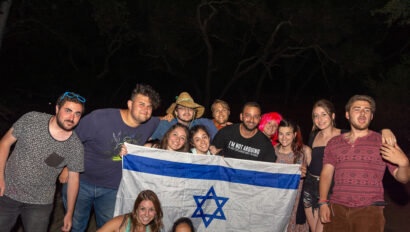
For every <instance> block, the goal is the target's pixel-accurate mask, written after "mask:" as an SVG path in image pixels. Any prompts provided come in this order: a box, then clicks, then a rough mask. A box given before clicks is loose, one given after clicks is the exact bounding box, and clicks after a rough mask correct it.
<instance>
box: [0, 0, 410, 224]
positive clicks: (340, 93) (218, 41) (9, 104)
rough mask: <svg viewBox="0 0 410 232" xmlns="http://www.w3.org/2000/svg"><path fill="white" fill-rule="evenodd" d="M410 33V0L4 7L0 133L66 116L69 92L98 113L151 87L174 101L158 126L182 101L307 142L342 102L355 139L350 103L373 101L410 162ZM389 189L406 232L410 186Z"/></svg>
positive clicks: (42, 1) (191, 0) (188, 0)
mask: <svg viewBox="0 0 410 232" xmlns="http://www.w3.org/2000/svg"><path fill="white" fill-rule="evenodd" d="M5 3H7V4H8V5H9V6H10V4H11V8H10V9H9V10H7V8H6V7H5V6H6V4H5ZM6 16H8V17H6ZM5 22H6V23H5ZM2 23H3V25H5V27H4V28H2V27H1V25H2ZM4 23H5V24H4ZM409 29H410V0H397V1H396V0H388V1H385V0H364V1H355V0H343V1H342V0H312V1H300V0H275V1H272V0H231V1H226V0H214V1H211V0H202V1H200V0H162V1H155V0H154V1H153V0H58V1H56V0H30V1H27V0H13V1H12V0H8V1H7V2H5V1H4V0H0V39H1V40H0V81H1V82H0V83H1V84H0V94H1V95H0V96H1V97H0V133H1V134H4V133H5V132H6V130H8V129H9V128H10V127H11V126H12V124H13V122H14V121H15V120H17V119H18V118H19V117H20V116H21V115H22V114H24V113H26V112H28V111H31V110H37V111H43V112H48V113H54V110H55V101H56V100H57V97H58V96H59V95H60V94H62V93H64V92H65V91H74V92H77V93H79V94H80V95H82V96H84V97H85V98H86V99H87V102H86V113H88V112H90V111H92V110H94V109H98V108H105V107H115V108H124V107H126V101H127V100H128V98H129V95H130V93H131V91H132V89H133V88H134V87H135V84H136V83H146V84H150V85H152V86H153V87H154V89H156V90H157V91H158V92H159V93H160V95H161V97H162V104H161V106H160V108H159V109H157V110H156V111H154V115H158V116H162V115H164V114H165V110H166V109H167V108H168V106H169V105H170V104H171V103H172V102H174V101H175V97H176V96H177V95H179V93H180V92H182V91H187V92H189V93H190V94H191V95H192V97H193V98H194V99H195V101H196V102H198V103H200V104H202V105H204V106H205V107H206V109H207V110H206V111H205V116H206V117H211V112H210V108H209V106H210V104H211V103H212V101H213V100H215V99H217V98H219V99H223V100H225V101H227V102H228V103H229V104H230V106H231V116H230V120H231V121H233V122H238V121H239V113H240V110H241V107H242V105H243V104H244V103H245V102H247V101H258V102H259V103H260V104H261V105H262V111H263V112H271V111H277V112H280V113H281V114H283V115H284V116H285V117H289V118H293V119H294V120H296V121H297V122H298V123H299V124H300V126H301V127H302V132H303V135H304V137H305V140H306V139H307V137H308V134H309V132H310V130H311V127H312V120H311V111H312V105H313V103H314V102H315V101H317V100H319V99H321V98H326V99H328V100H330V101H332V102H333V103H334V104H335V107H336V110H337V115H336V118H337V126H338V127H339V128H347V121H346V119H345V118H344V105H345V103H346V102H347V100H348V99H349V98H350V97H351V96H352V95H354V94H368V95H371V96H373V97H374V98H375V99H376V102H377V110H376V114H375V117H374V120H373V122H372V125H371V128H372V129H374V130H379V129H381V128H390V129H391V130H392V131H393V132H394V133H395V135H396V136H397V138H398V142H399V145H400V146H401V147H402V148H403V150H404V151H405V152H406V153H407V154H409V151H410V126H409V123H408V119H409V115H410V48H409V47H410V46H409V45H410V30H409ZM384 185H385V189H386V193H387V194H386V199H387V201H388V202H389V203H391V206H389V207H387V208H386V210H385V213H386V218H387V226H386V231H404V230H406V229H408V226H409V225H408V220H407V221H405V220H406V219H405V218H406V215H409V214H408V213H409V207H406V205H407V206H408V201H409V194H408V191H409V184H407V185H405V186H404V185H400V184H398V183H397V182H395V181H394V180H393V178H392V177H391V176H390V174H386V176H385V179H384ZM406 188H407V190H406ZM56 199H59V198H56ZM56 207H60V208H59V209H58V210H55V212H60V213H59V214H58V213H57V214H56V213H55V214H54V219H53V220H54V221H55V222H56V223H53V225H54V224H55V225H54V226H57V228H58V227H60V226H61V225H60V224H61V221H62V219H61V218H62V215H63V214H62V209H61V203H59V204H56ZM58 215H59V216H58ZM406 223H407V224H406ZM56 230H58V229H56ZM91 230H92V229H91Z"/></svg>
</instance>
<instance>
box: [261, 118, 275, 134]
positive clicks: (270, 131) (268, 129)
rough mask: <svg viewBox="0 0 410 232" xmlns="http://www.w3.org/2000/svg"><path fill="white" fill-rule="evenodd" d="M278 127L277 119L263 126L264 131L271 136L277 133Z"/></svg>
mask: <svg viewBox="0 0 410 232" xmlns="http://www.w3.org/2000/svg"><path fill="white" fill-rule="evenodd" d="M277 129H278V124H277V123H276V121H275V120H270V121H269V122H267V123H266V124H265V126H264V127H263V131H262V132H263V133H264V134H265V135H266V136H267V137H268V138H270V137H271V136H272V135H274V134H275V133H276V130H277Z"/></svg>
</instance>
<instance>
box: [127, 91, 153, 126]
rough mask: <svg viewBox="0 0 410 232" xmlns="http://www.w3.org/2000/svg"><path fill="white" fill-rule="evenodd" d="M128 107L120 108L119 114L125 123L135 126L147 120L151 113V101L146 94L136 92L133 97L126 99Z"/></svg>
mask: <svg viewBox="0 0 410 232" xmlns="http://www.w3.org/2000/svg"><path fill="white" fill-rule="evenodd" d="M127 106H128V109H126V110H124V109H123V110H121V111H120V112H121V116H122V119H123V121H124V122H125V124H127V125H128V126H130V127H137V126H139V125H140V124H142V123H144V122H146V121H148V120H149V119H150V118H151V115H152V103H151V100H150V98H149V97H148V96H145V95H142V94H137V95H136V96H135V97H134V99H131V100H128V102H127Z"/></svg>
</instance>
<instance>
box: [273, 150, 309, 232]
mask: <svg viewBox="0 0 410 232" xmlns="http://www.w3.org/2000/svg"><path fill="white" fill-rule="evenodd" d="M275 153H276V157H277V158H276V163H282V164H293V160H294V156H295V155H294V153H293V152H291V153H289V154H284V153H280V152H279V148H278V146H275ZM304 160H305V157H304V155H302V159H301V160H300V161H299V162H297V163H298V164H301V163H302V162H303V161H304ZM302 186H303V180H302V179H300V182H299V186H298V194H297V196H296V201H295V204H294V205H293V209H292V214H291V216H290V220H289V224H288V229H287V231H288V232H295V231H296V232H309V225H308V224H307V222H305V223H304V224H296V211H297V209H298V204H299V199H300V195H301V192H302Z"/></svg>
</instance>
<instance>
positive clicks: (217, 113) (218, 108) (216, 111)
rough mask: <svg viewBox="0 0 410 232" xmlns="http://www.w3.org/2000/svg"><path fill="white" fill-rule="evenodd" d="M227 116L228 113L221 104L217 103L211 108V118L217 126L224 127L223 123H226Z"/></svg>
mask: <svg viewBox="0 0 410 232" xmlns="http://www.w3.org/2000/svg"><path fill="white" fill-rule="evenodd" d="M229 114H230V111H229V110H228V109H227V108H225V107H224V106H223V105H222V104H220V103H217V104H215V105H214V106H213V109H212V117H213V118H214V119H215V121H216V122H217V123H218V124H220V125H224V124H225V123H227V122H228V118H229Z"/></svg>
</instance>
